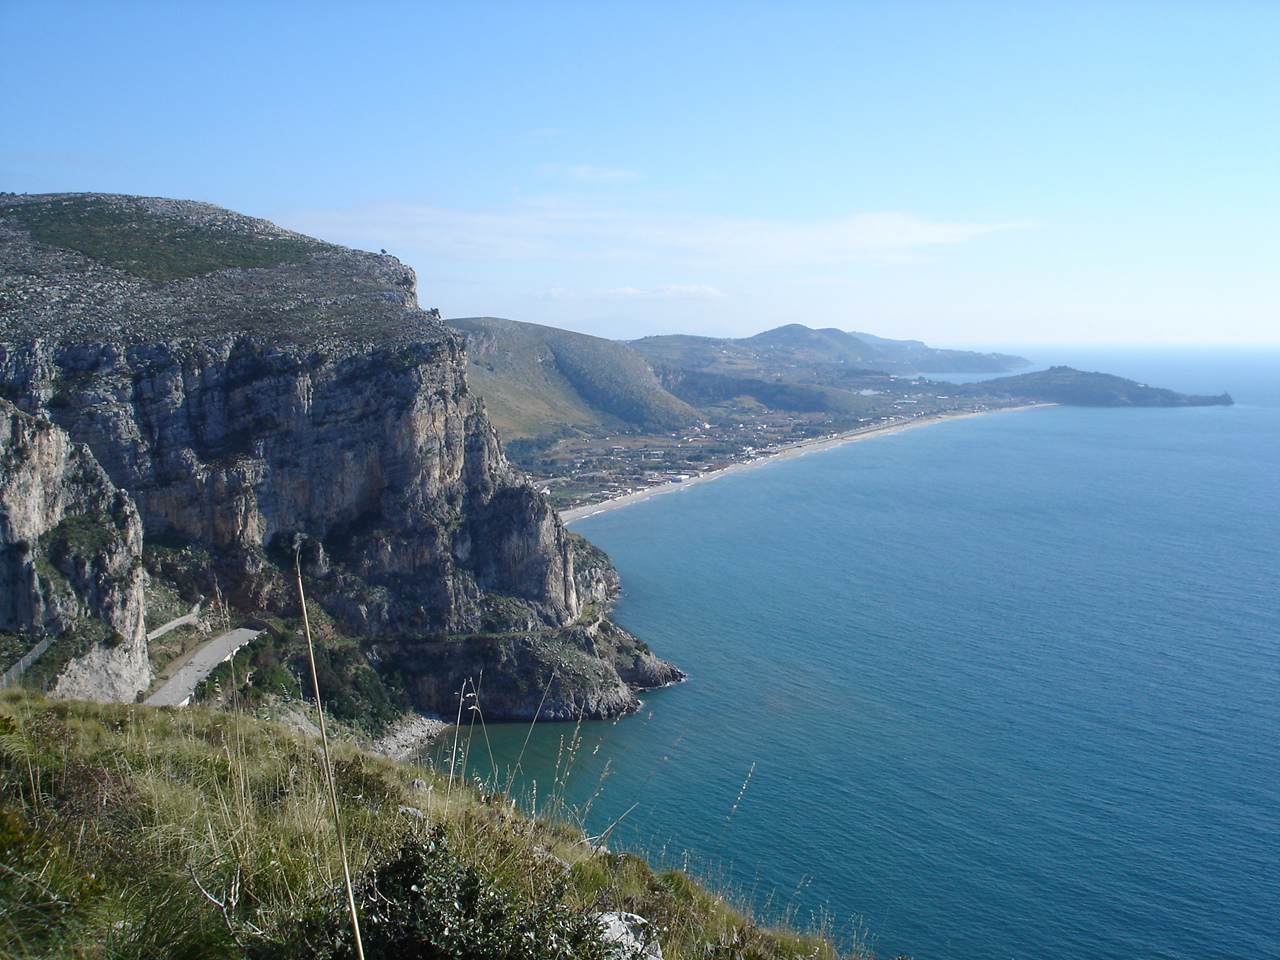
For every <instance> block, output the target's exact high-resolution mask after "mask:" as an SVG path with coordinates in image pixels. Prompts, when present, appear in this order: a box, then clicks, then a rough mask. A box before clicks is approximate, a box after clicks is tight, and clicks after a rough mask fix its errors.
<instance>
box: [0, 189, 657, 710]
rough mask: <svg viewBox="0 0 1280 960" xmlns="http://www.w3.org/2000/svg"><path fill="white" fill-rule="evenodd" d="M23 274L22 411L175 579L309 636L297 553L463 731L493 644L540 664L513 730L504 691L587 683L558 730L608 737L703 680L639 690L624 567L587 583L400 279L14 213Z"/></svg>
mask: <svg viewBox="0 0 1280 960" xmlns="http://www.w3.org/2000/svg"><path fill="white" fill-rule="evenodd" d="M0 273H2V276H0V396H3V397H4V398H5V399H7V400H8V401H9V402H11V403H12V404H13V405H14V406H15V407H16V408H18V409H19V410H21V411H22V412H23V413H25V414H27V415H28V416H30V417H34V418H39V419H40V420H42V421H47V422H49V423H51V424H54V425H56V427H58V428H60V430H63V431H65V432H66V434H67V435H68V436H69V438H70V439H71V441H73V442H75V443H78V444H82V445H83V446H84V447H85V448H86V449H87V451H89V452H90V453H91V454H92V457H93V458H94V460H95V461H96V463H97V464H99V465H100V468H101V471H102V472H103V474H104V477H105V478H106V479H108V480H109V482H110V483H111V484H112V485H113V486H114V488H115V489H116V490H119V491H127V497H128V498H130V502H131V503H136V509H137V512H138V515H139V516H140V519H141V524H142V528H143V531H144V536H145V538H146V539H147V541H148V542H149V543H154V544H156V545H158V547H159V548H160V549H157V550H156V551H154V552H150V553H149V554H148V556H149V558H151V559H149V563H150V564H151V566H152V569H153V573H157V574H161V573H163V574H164V575H166V576H169V577H171V578H173V579H175V580H178V581H184V580H185V582H189V583H190V584H192V585H193V587H195V588H198V589H200V590H201V591H203V592H205V593H207V594H208V595H212V594H213V592H214V590H218V591H221V592H222V593H223V594H225V595H226V596H227V597H228V598H229V599H230V601H231V602H232V603H233V604H234V605H235V606H236V607H237V608H239V609H240V610H241V611H244V612H246V613H261V614H268V615H272V614H274V615H285V614H287V613H289V612H290V610H296V605H297V601H296V597H295V596H294V594H293V591H292V589H291V583H292V568H293V563H294V560H295V556H296V557H298V558H299V559H300V560H301V563H302V568H303V572H304V574H305V577H306V581H307V587H308V590H309V595H310V596H311V597H313V598H315V599H316V601H317V602H318V603H319V604H320V605H321V606H322V607H323V608H324V609H325V611H327V612H328V613H329V614H330V615H331V616H332V617H333V618H334V620H335V621H336V623H337V624H338V626H339V628H340V629H341V630H342V631H343V632H345V633H346V634H347V635H349V636H359V637H363V638H366V641H367V642H368V643H370V644H371V645H372V647H371V649H372V650H373V653H374V657H373V659H375V660H381V659H382V658H383V655H384V653H385V654H386V655H387V657H389V658H392V659H394V660H395V662H396V665H397V666H396V668H397V669H398V670H399V671H400V672H401V673H402V674H403V675H406V676H408V677H411V678H412V682H411V683H410V690H411V691H413V690H416V691H418V693H419V706H420V707H422V708H424V709H430V710H436V711H439V712H442V713H447V712H449V711H450V708H451V707H452V706H456V703H457V698H458V696H459V690H460V686H461V683H460V681H461V679H464V677H463V676H462V675H468V676H469V670H470V666H469V664H472V663H477V662H479V661H477V659H476V657H475V656H474V650H475V649H476V647H477V644H481V643H482V645H483V647H484V649H485V650H486V651H489V652H490V654H491V656H490V658H489V659H491V660H496V661H501V662H508V661H510V662H512V663H515V664H517V666H516V667H514V668H513V669H510V670H507V671H505V672H504V671H502V670H497V669H495V670H493V671H490V672H488V673H486V674H485V681H484V682H485V687H486V688H490V689H491V692H492V697H493V699H492V700H491V701H490V702H494V703H498V704H500V703H509V704H510V708H509V709H506V708H502V707H496V708H494V709H491V710H489V711H488V715H489V716H490V717H491V718H493V719H500V718H503V717H510V718H516V717H530V716H532V715H533V712H536V711H537V709H538V708H537V705H536V703H535V704H534V705H533V707H532V708H531V709H530V708H528V707H527V705H526V704H525V700H524V699H521V698H519V697H511V696H508V694H509V692H510V691H506V690H504V689H503V687H504V685H505V686H512V685H516V684H525V685H532V686H534V687H539V688H544V687H545V685H546V684H548V683H551V682H552V679H551V678H552V676H553V675H557V676H559V675H561V674H564V673H567V674H569V675H570V676H571V678H572V682H571V683H570V684H568V686H567V687H566V695H568V693H569V692H570V690H569V688H571V692H572V697H571V702H568V703H561V702H559V700H558V698H557V697H556V696H555V695H554V691H552V693H551V694H549V695H548V697H547V703H548V705H549V706H548V707H547V709H546V710H544V715H546V716H560V715H564V716H569V715H572V716H574V717H575V718H576V717H577V716H578V715H585V716H588V717H593V716H599V717H604V716H617V715H620V714H622V713H626V712H629V711H631V710H634V709H635V708H636V705H637V704H636V700H635V697H634V692H633V690H634V689H635V688H637V687H644V686H654V685H660V684H662V683H667V682H671V681H672V680H674V679H678V678H679V676H680V674H679V671H677V670H675V668H673V667H670V665H668V664H663V663H662V662H661V661H657V660H656V658H652V659H653V663H652V664H649V665H648V669H646V670H642V671H640V672H639V673H636V672H634V671H633V672H632V675H631V676H629V677H627V679H626V680H624V679H623V678H622V676H621V675H620V674H619V671H618V666H617V665H616V664H615V660H618V659H619V658H618V657H617V656H615V652H616V650H615V648H623V647H625V648H628V649H629V648H630V647H637V649H639V648H642V647H643V645H642V644H639V641H636V640H635V639H634V638H630V637H629V636H628V635H626V634H625V632H623V631H620V630H619V629H618V628H617V627H615V626H614V625H612V624H608V622H607V620H605V619H604V617H603V612H602V608H601V605H600V603H599V601H600V600H601V599H604V600H605V601H606V603H607V599H608V595H610V591H609V590H608V589H606V588H604V587H603V586H602V584H603V579H604V578H606V574H605V573H604V572H603V570H604V568H602V567H601V566H600V565H599V564H592V565H588V566H587V567H585V568H584V569H581V570H579V569H577V568H576V567H575V558H574V550H573V548H572V546H571V543H570V537H569V535H568V534H567V533H566V531H565V529H564V527H563V526H562V525H561V523H560V522H559V520H558V519H557V517H556V515H555V513H554V511H552V510H551V509H550V507H549V506H548V504H547V502H546V501H545V499H544V498H543V497H542V496H541V495H540V494H539V493H538V492H537V491H536V490H534V489H533V488H532V487H531V486H529V485H528V484H527V483H526V482H525V481H524V480H523V478H522V477H521V476H520V475H518V474H517V473H516V471H514V470H513V469H512V468H511V467H510V466H509V465H508V463H507V461H506V459H505V457H504V456H503V453H502V450H501V447H500V445H499V443H498V440H497V437H496V435H495V434H494V432H493V429H492V428H491V426H490V425H489V422H488V420H487V419H486V417H485V414H484V410H483V407H482V406H481V405H480V404H479V403H478V402H477V401H476V400H474V399H473V398H472V396H471V395H470V393H469V391H468V388H467V382H466V357H465V352H464V346H463V341H462V339H461V337H460V336H458V335H457V334H455V333H453V332H452V331H450V330H449V329H448V328H446V327H445V326H444V325H443V324H442V323H441V322H440V319H439V315H438V314H437V313H436V312H435V311H425V310H422V309H420V308H419V307H418V305H417V298H416V281H415V278H414V275H413V272H412V271H411V270H410V269H409V268H407V267H405V266H404V265H403V264H400V263H399V261H397V260H396V259H395V258H394V257H389V256H386V255H377V254H369V253H363V252H360V251H355V250H348V249H345V248H341V247H336V246H333V245H330V244H323V243H320V242H319V241H315V240H312V239H310V238H306V237H301V236H300V235H297V234H292V233H289V232H288V231H284V230H281V229H279V228H277V227H275V226H274V225H272V224H269V223H267V222H265V221H261V220H254V219H252V218H248V217H242V216H240V215H238V214H234V213H231V212H230V211H226V210H222V209H220V208H217V207H212V206H210V205H207V204H198V203H191V202H185V201H169V200H160V199H153V198H137V197H121V196H105V195H86V194H70V195H54V196H42V197H15V196H6V197H0ZM591 597H594V598H595V599H594V600H592V601H591V602H588V599H587V598H591ZM0 629H2V628H0ZM615 631H616V633H615ZM477 637H481V638H483V641H479V640H477V639H476V638H477ZM637 645H638V646H637ZM384 646H385V650H384V649H383V647H384ZM566 647H567V648H568V649H571V650H572V651H574V655H573V656H572V657H566V656H560V657H559V658H558V659H557V658H556V657H552V656H551V655H550V654H548V653H546V651H548V650H552V649H555V650H562V649H565V648H566ZM528 650H534V651H537V653H536V655H534V656H532V657H530V656H528V655H526V654H527V652H528ZM415 651H417V653H415ZM645 652H647V651H645ZM419 653H420V655H418V654H419ZM392 655H394V656H392ZM650 657H651V655H650ZM622 659H626V658H625V657H623V658H622ZM485 662H488V661H485ZM548 664H550V665H551V666H550V669H544V668H547V666H548ZM624 672H625V670H624ZM445 678H447V682H448V684H449V685H450V686H448V687H446V686H445ZM504 678H505V679H504ZM476 679H478V677H477V678H476ZM455 681H459V683H458V684H457V685H456V686H454V685H453V684H454V683H455ZM561 686H565V684H564V683H562V684H561Z"/></svg>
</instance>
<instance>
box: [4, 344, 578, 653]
mask: <svg viewBox="0 0 1280 960" xmlns="http://www.w3.org/2000/svg"><path fill="white" fill-rule="evenodd" d="M424 332H427V333H430V332H431V331H424ZM463 370H464V358H463V354H462V348H461V344H460V341H459V339H458V338H457V337H456V336H453V335H451V334H449V333H447V332H443V331H441V332H437V333H436V335H435V336H432V337H430V338H429V339H427V338H424V339H423V340H422V341H420V342H416V343H409V344H404V345H399V346H396V347H391V348H376V349H371V350H368V351H361V352H355V351H351V352H348V353H347V354H346V355H338V356H330V355H327V354H325V353H321V352H307V351H304V350H302V349H300V348H297V347H293V346H288V345H280V344H264V343H262V342H260V341H259V340H258V339H256V338H254V337H251V336H238V337H237V336H227V337H221V338H211V339H203V340H190V339H189V340H181V341H169V342H165V343H158V344H120V343H99V344H74V345H57V344H49V343H46V342H44V341H32V342H28V343H25V344H0V382H3V383H4V384H5V385H6V388H7V390H8V393H9V395H10V396H13V397H15V398H16V399H17V402H18V403H19V404H20V405H21V406H23V407H24V408H25V409H26V410H27V411H28V412H30V413H32V414H39V415H41V416H44V417H47V418H49V419H51V420H53V421H55V422H56V423H58V424H59V425H60V426H61V427H63V428H65V429H66V431H67V432H68V433H69V434H70V435H71V436H72V437H74V438H75V439H76V440H78V441H81V442H83V443H85V444H86V445H87V446H88V447H89V448H90V449H91V450H93V451H94V454H95V456H96V457H97V458H98V460H99V462H100V463H101V464H102V466H103V467H104V468H105V470H106V471H107V473H109V474H110V475H111V477H112V479H113V480H114V481H115V482H116V484H117V485H119V486H120V487H123V488H125V489H127V490H129V492H130V493H131V495H132V496H133V497H134V498H135V499H136V501H137V503H138V507H139V509H140V510H141V513H142V516H143V519H144V522H145V524H146V527H147V530H148V531H149V532H151V533H152V534H176V535H177V536H178V537H181V538H183V539H186V540H189V541H192V542H195V543H199V544H201V545H203V546H205V547H208V548H211V549H212V550H214V551H216V552H217V553H218V554H219V556H220V557H221V559H222V572H223V573H225V574H226V575H227V576H228V577H229V581H230V582H229V584H228V585H226V586H224V589H229V590H230V591H231V593H232V594H233V595H234V596H235V597H236V598H237V599H239V600H240V601H242V602H244V603H247V604H248V605H251V606H257V607H262V608H268V609H269V608H272V607H276V606H280V605H281V604H287V602H288V601H287V599H286V598H285V597H284V596H282V595H281V585H280V584H279V583H278V582H277V581H276V580H273V579H272V578H270V577H266V578H263V577H262V576H260V575H261V574H262V573H263V571H264V569H265V568H266V567H267V563H266V561H267V559H268V554H269V553H271V552H273V551H274V552H275V553H276V554H279V553H281V552H282V551H283V552H284V553H286V554H287V553H288V551H289V550H291V549H293V545H294V544H295V542H297V538H302V541H303V542H304V543H305V544H306V549H305V557H306V561H307V573H308V574H309V575H310V576H311V577H312V578H314V579H315V580H316V581H317V585H318V586H317V589H318V597H319V598H320V599H321V600H322V602H324V603H325V604H326V606H327V607H329V608H330V609H331V612H333V613H334V614H335V615H336V616H338V617H339V619H340V620H341V621H343V623H344V626H346V627H347V628H348V629H350V630H352V631H353V632H356V633H359V634H364V635H370V636H379V635H398V634H418V633H425V632H449V633H453V632H459V631H464V630H477V629H480V628H481V620H482V617H483V616H484V615H485V612H486V603H485V600H484V594H486V593H494V594H498V595H501V596H503V597H506V598H510V599H514V600H517V601H520V602H521V603H520V605H519V610H520V612H521V613H522V614H523V615H524V616H525V617H526V618H527V619H530V620H532V621H533V622H536V623H537V624H539V625H540V626H547V627H554V626H563V625H565V624H567V623H569V622H571V621H572V620H573V619H574V618H575V617H576V616H577V615H578V613H579V612H580V609H581V608H580V602H579V599H578V594H577V587H576V584H575V578H574V574H573V561H572V558H571V556H570V551H569V546H568V538H567V534H566V533H565V531H564V528H563V527H562V526H561V525H560V524H559V522H558V521H557V520H556V518H555V516H554V514H553V513H552V511H551V510H550V509H549V507H548V506H547V504H546V502H545V501H544V500H543V499H542V498H541V497H539V496H538V495H537V494H536V492H534V491H533V490H532V489H531V488H530V487H528V486H527V485H525V484H523V483H522V482H521V481H520V480H519V478H518V477H517V476H516V475H515V474H514V473H513V471H512V470H511V468H510V467H509V466H508V465H507V463H506V460H505V459H504V458H503V456H502V454H501V450H500V448H499V446H498V442H497V440H496V437H495V436H494V434H493V431H492V429H491V428H490V427H489V425H488V423H487V421H486V420H485V419H484V417H483V415H482V412H481V411H480V410H479V409H478V408H477V407H476V405H475V404H474V402H473V401H472V400H471V399H470V397H468V395H467V391H466V384H465V381H464V379H463Z"/></svg>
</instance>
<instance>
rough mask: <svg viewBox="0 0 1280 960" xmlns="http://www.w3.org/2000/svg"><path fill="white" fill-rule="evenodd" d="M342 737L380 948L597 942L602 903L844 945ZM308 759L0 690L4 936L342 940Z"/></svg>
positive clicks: (29, 947)
mask: <svg viewBox="0 0 1280 960" xmlns="http://www.w3.org/2000/svg"><path fill="white" fill-rule="evenodd" d="M334 754H335V759H334V769H335V778H336V783H337V788H338V792H339V796H340V806H341V817H342V822H343V825H344V831H345V834H346V843H347V849H348V853H349V856H350V862H351V865H352V870H353V873H355V875H356V877H357V890H358V904H359V909H360V911H361V914H362V927H363V928H364V929H365V930H366V931H368V932H367V933H366V940H367V942H369V943H371V944H373V945H374V946H375V947H376V949H375V950H374V951H373V952H371V953H370V954H369V955H371V956H387V957H392V956H424V957H429V956H486V957H504V956H528V955H533V953H532V952H530V951H522V950H520V949H518V948H517V947H518V945H519V944H521V943H527V944H528V945H530V947H531V950H532V945H534V944H540V945H541V946H540V947H539V950H538V951H537V952H538V953H539V954H540V955H546V956H564V957H570V956H572V957H593V956H599V955H600V954H599V950H598V947H597V945H596V944H595V941H594V940H593V939H590V938H587V939H583V938H582V937H581V936H580V934H581V932H582V930H583V929H585V928H584V926H583V924H584V922H588V923H589V922H590V921H584V918H589V917H590V915H591V914H592V913H594V912H595V911H600V910H625V911H630V912H635V913H638V914H640V915H642V916H644V917H646V918H648V920H649V921H650V923H651V925H652V928H653V929H654V930H656V931H658V933H659V936H660V939H661V943H662V948H663V953H664V955H665V956H666V957H668V958H672V960H681V958H694V957H697V958H708V957H725V958H728V957H743V958H761V960H768V958H779V960H781V958H790V957H802V956H804V957H834V956H835V952H834V950H833V948H832V947H831V946H830V944H829V943H827V942H826V941H824V940H823V939H821V938H818V937H809V936H804V935H801V934H798V933H795V932H793V931H785V930H782V931H778V930H773V931H770V930H766V929H763V928H762V927H760V926H758V925H756V924H755V923H754V922H752V920H751V918H750V917H749V916H748V915H747V914H746V913H745V912H743V911H741V910H739V909H736V908H735V907H733V906H732V905H730V904H729V903H727V902H726V901H725V900H724V899H722V898H720V897H718V896H715V895H714V894H712V893H710V892H708V891H707V890H705V889H703V888H702V887H700V886H698V885H697V884H696V883H695V882H693V881H692V880H691V879H690V878H689V877H688V876H686V875H685V874H683V873H681V872H678V871H667V872H661V873H659V872H656V871H654V870H653V869H652V868H651V867H650V866H649V865H648V864H647V863H646V862H644V861H643V860H641V859H639V858H637V857H634V856H631V855H628V854H621V855H615V854H608V853H603V852H600V851H597V850H596V849H594V848H593V847H592V846H591V845H590V844H588V843H587V842H586V841H585V840H584V838H583V836H582V834H581V833H580V832H579V831H578V830H576V829H575V828H573V827H571V826H568V825H566V824H565V823H563V822H556V821H551V820H546V819H534V818H529V817H525V816H522V815H521V814H519V813H518V812H517V811H516V810H515V808H514V806H513V804H512V803H511V802H510V801H509V800H508V799H507V798H506V797H505V796H504V795H503V794H501V793H497V792H489V791H485V790H482V789H480V788H478V787H477V786H476V785H475V784H472V783H470V782H466V781H464V780H461V779H454V780H450V779H449V777H448V775H447V772H438V771H433V770H430V769H426V768H422V767H414V766H408V765H401V764H395V763H392V762H390V761H387V760H383V759H380V758H377V757H373V756H370V755H367V754H364V753H361V752H360V751H358V750H357V749H355V748H354V747H352V746H350V745H342V744H339V745H336V746H335V748H334ZM320 763H321V761H320V759H319V757H318V751H317V745H316V743H315V742H314V741H313V740H310V739H307V738H305V737H303V736H302V735H300V734H295V733H292V732H290V731H288V730H286V729H284V728H283V727H279V726H276V725H272V724H268V723H264V722H261V721H256V720H253V719H250V718H248V717H246V716H243V715H240V714H235V713H226V712H214V711H207V710H203V709H199V708H188V709H185V710H176V709H172V708H147V707H142V706H124V705H101V704H87V703H74V702H66V701H51V700H47V699H44V698H42V697H39V696H37V695H34V694H29V693H24V692H22V691H6V692H4V693H3V694H0V797H3V798H4V799H3V800H0V865H2V866H0V957H5V958H15V960H17V958H29V957H37V956H39V957H55V958H59V957H85V958H115V957H148V956H157V957H158V956H166V957H189V958H199V957H259V958H267V957H303V956H310V957H340V956H347V955H349V952H348V951H349V948H350V945H349V943H347V939H349V934H344V933H343V930H344V929H345V930H348V931H349V927H347V926H345V925H344V923H343V920H344V913H345V908H343V907H342V904H341V903H340V899H339V896H338V892H337V891H338V890H339V883H340V876H341V867H340V863H339V857H338V849H337V838H336V836H335V833H334V829H333V821H332V817H331V816H330V814H329V810H328V807H327V803H328V801H327V798H326V794H325V792H324V784H323V778H322V771H321V767H320ZM414 887H416V888H417V889H416V890H415V889H413V888H414ZM388 931H391V932H392V933H395V936H390V935H389V934H388ZM396 931H399V932H398V933H396ZM344 936H345V937H346V939H344ZM380 937H381V938H382V939H381V940H380V939H379V938H380ZM396 937H401V939H399V940H397V939H396ZM404 937H408V938H409V939H408V940H404V939H403V938H404ZM415 937H416V938H417V939H416V940H415V939H413V938H415ZM450 937H451V938H453V939H449V938H450ZM405 943H410V944H416V946H414V947H413V950H414V951H416V952H401V953H397V952H395V951H396V949H402V950H407V949H408V948H407V947H405V946H404V944H405ZM378 944H381V946H377V945H378ZM397 944H399V947H397V946H396V945H397ZM548 944H551V945H553V946H554V950H553V949H552V947H551V946H548ZM504 950H505V951H506V952H503V951H504ZM432 951H436V952H432ZM556 951H558V952H556Z"/></svg>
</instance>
